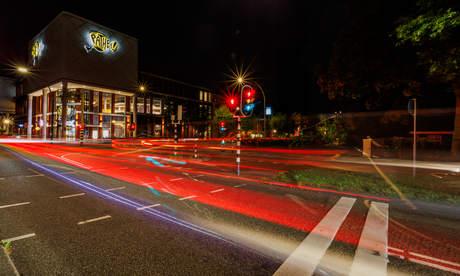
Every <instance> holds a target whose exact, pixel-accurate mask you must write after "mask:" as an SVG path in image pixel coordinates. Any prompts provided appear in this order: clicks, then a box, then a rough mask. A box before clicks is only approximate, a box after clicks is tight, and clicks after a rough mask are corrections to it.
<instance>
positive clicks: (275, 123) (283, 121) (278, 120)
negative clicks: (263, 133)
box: [268, 112, 287, 135]
mask: <svg viewBox="0 0 460 276" xmlns="http://www.w3.org/2000/svg"><path fill="white" fill-rule="evenodd" d="M268 125H269V127H270V129H273V130H276V132H277V133H278V135H284V134H285V133H286V126H287V115H286V114H283V113H281V112H278V113H276V114H273V115H272V116H271V117H270V118H269V119H268Z"/></svg>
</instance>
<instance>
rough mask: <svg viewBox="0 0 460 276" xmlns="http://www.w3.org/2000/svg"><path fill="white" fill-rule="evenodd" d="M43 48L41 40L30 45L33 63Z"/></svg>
mask: <svg viewBox="0 0 460 276" xmlns="http://www.w3.org/2000/svg"><path fill="white" fill-rule="evenodd" d="M42 48H43V44H42V43H41V42H38V41H37V42H35V44H34V46H32V57H33V65H35V62H36V61H37V58H38V56H39V55H40V53H41V51H42Z"/></svg>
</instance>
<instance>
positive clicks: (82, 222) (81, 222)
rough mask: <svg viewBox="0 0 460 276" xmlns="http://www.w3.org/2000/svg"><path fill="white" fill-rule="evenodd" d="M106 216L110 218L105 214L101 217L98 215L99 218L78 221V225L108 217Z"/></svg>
mask: <svg viewBox="0 0 460 276" xmlns="http://www.w3.org/2000/svg"><path fill="white" fill-rule="evenodd" d="M108 218H111V216H110V215H107V216H103V217H100V218H94V219H89V220H85V221H80V222H79V223H78V225H80V224H85V223H88V222H93V221H98V220H101V219H108Z"/></svg>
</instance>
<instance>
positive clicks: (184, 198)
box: [179, 195, 196, 200]
mask: <svg viewBox="0 0 460 276" xmlns="http://www.w3.org/2000/svg"><path fill="white" fill-rule="evenodd" d="M194 197H196V195H192V196H188V197H183V198H179V200H186V199H190V198H194Z"/></svg>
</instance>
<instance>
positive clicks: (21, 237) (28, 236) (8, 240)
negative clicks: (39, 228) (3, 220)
mask: <svg viewBox="0 0 460 276" xmlns="http://www.w3.org/2000/svg"><path fill="white" fill-rule="evenodd" d="M33 236H35V233H32V234H27V235H22V236H19V237H14V238H9V239H5V240H3V242H10V241H17V240H22V239H26V238H30V237H33Z"/></svg>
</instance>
